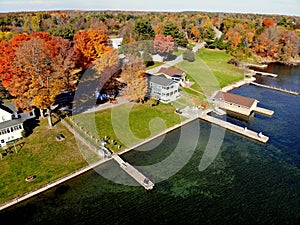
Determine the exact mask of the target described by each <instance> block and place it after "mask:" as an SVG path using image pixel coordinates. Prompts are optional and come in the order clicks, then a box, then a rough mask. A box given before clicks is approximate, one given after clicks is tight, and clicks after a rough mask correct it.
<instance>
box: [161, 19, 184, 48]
mask: <svg viewBox="0 0 300 225" xmlns="http://www.w3.org/2000/svg"><path fill="white" fill-rule="evenodd" d="M163 35H165V36H172V37H173V38H174V42H175V44H177V45H179V46H182V47H186V46H187V44H188V40H187V38H186V37H185V33H184V32H182V31H181V32H180V31H179V28H178V26H177V24H175V23H166V24H165V25H164V29H163Z"/></svg>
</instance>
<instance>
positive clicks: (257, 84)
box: [251, 82, 299, 95]
mask: <svg viewBox="0 0 300 225" xmlns="http://www.w3.org/2000/svg"><path fill="white" fill-rule="evenodd" d="M251 84H253V85H255V86H258V87H263V88H268V89H271V90H275V91H280V92H284V93H288V94H292V95H299V93H298V92H296V91H292V90H286V89H283V88H280V87H272V86H269V85H265V84H259V83H256V82H251Z"/></svg>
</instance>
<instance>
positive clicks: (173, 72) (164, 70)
mask: <svg viewBox="0 0 300 225" xmlns="http://www.w3.org/2000/svg"><path fill="white" fill-rule="evenodd" d="M159 73H162V74H165V75H168V76H170V77H172V76H174V75H179V76H182V75H183V74H184V73H185V72H184V71H183V70H179V69H174V68H166V67H162V68H160V69H159V71H158V72H157V74H159Z"/></svg>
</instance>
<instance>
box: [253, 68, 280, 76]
mask: <svg viewBox="0 0 300 225" xmlns="http://www.w3.org/2000/svg"><path fill="white" fill-rule="evenodd" d="M250 72H251V73H253V74H255V75H261V76H268V77H278V74H274V73H266V72H261V71H255V70H250Z"/></svg>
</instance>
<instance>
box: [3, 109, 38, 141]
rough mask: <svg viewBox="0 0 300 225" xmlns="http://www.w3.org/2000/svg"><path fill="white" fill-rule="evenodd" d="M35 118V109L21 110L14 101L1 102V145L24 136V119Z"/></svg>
mask: <svg viewBox="0 0 300 225" xmlns="http://www.w3.org/2000/svg"><path fill="white" fill-rule="evenodd" d="M31 118H35V113H34V110H32V111H30V112H21V111H18V110H16V108H15V106H14V105H13V104H12V103H5V104H0V146H1V147H3V146H6V144H7V143H8V142H11V141H14V140H17V139H19V138H21V137H22V131H23V130H24V125H23V123H24V121H25V120H27V119H31Z"/></svg>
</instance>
